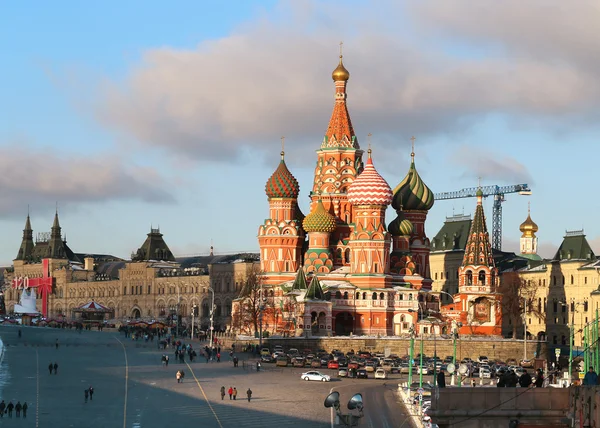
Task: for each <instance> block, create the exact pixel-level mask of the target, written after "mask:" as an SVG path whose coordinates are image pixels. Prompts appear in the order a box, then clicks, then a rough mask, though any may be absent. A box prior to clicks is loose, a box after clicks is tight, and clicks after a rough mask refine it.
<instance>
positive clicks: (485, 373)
mask: <svg viewBox="0 0 600 428" xmlns="http://www.w3.org/2000/svg"><path fill="white" fill-rule="evenodd" d="M479 373H480V376H481V377H482V378H485V379H491V378H492V372H491V371H490V370H489V369H479Z"/></svg>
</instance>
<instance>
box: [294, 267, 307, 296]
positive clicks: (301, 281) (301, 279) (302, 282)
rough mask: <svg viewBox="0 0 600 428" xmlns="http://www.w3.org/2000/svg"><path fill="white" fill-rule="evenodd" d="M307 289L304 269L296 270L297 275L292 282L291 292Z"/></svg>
mask: <svg viewBox="0 0 600 428" xmlns="http://www.w3.org/2000/svg"><path fill="white" fill-rule="evenodd" d="M307 288H308V287H307V286H306V275H305V274H304V269H302V268H300V269H298V273H297V274H296V279H295V280H294V284H293V285H292V291H296V290H306V289H307Z"/></svg>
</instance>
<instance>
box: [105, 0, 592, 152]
mask: <svg viewBox="0 0 600 428" xmlns="http://www.w3.org/2000/svg"><path fill="white" fill-rule="evenodd" d="M336 4H337V3H336ZM341 4H342V3H339V4H338V6H339V5H341ZM425 4H427V5H428V6H418V5H425ZM434 4H435V7H433V6H432V5H431V2H427V3H423V2H408V5H409V6H411V5H412V7H408V8H396V7H394V5H393V3H384V4H383V5H382V4H379V6H378V7H371V8H368V9H366V8H361V9H358V8H339V7H333V6H332V5H331V4H328V5H327V6H324V7H321V4H320V3H317V2H303V3H300V4H299V5H296V4H294V6H291V7H293V8H296V9H292V10H288V9H286V8H285V6H281V8H280V9H278V12H277V13H278V15H277V16H276V17H274V16H273V17H266V18H264V19H261V20H259V21H256V22H248V23H246V25H244V26H243V27H241V28H239V29H238V30H237V31H236V32H235V33H234V34H232V35H230V36H227V37H223V38H220V39H216V40H210V41H203V42H201V43H200V44H199V45H198V46H197V48H196V49H190V50H186V49H175V48H160V49H150V50H148V51H147V52H145V54H144V55H143V59H142V61H141V62H140V63H138V64H135V65H134V66H133V67H132V68H131V70H130V72H129V74H128V76H127V78H126V79H124V80H122V81H107V82H105V83H104V84H103V85H102V87H101V92H100V93H99V94H96V96H97V97H98V98H97V101H98V104H97V106H96V114H97V117H98V118H99V119H100V120H101V121H102V122H103V123H105V124H106V125H108V126H110V127H112V128H115V129H117V130H119V131H120V132H122V133H124V134H125V135H127V136H128V137H132V138H128V139H125V141H131V140H132V139H133V140H135V141H136V142H137V144H139V145H141V146H142V147H152V148H160V149H162V150H164V151H165V152H166V153H168V154H170V155H175V156H179V157H184V158H188V159H189V158H194V159H197V160H221V161H230V160H238V161H239V160H240V158H242V160H249V159H251V157H252V155H249V154H248V153H252V151H256V150H257V149H258V151H259V152H261V151H264V150H268V151H269V152H270V154H271V156H276V155H277V153H278V151H279V149H278V144H279V137H280V136H281V135H286V137H287V141H288V149H287V151H288V152H289V153H290V154H291V155H293V154H302V155H303V156H304V155H308V154H309V153H310V152H311V151H312V150H314V148H315V147H316V146H317V145H318V143H319V142H320V140H321V138H322V137H321V136H322V135H323V132H324V130H325V129H326V126H327V121H328V119H329V115H330V112H331V108H332V106H333V84H332V82H331V80H330V77H329V76H330V73H331V71H332V69H333V68H334V67H335V65H336V53H335V49H336V44H337V42H338V40H339V39H340V38H343V39H345V42H346V43H345V46H346V49H345V58H344V59H345V64H346V66H347V68H348V69H349V70H350V73H351V79H350V81H349V87H348V91H349V98H348V103H349V108H350V113H351V115H352V118H353V122H354V125H355V130H356V132H357V135H358V137H359V139H362V140H363V141H362V143H363V145H365V142H364V136H365V135H366V134H367V133H368V132H373V133H374V134H375V135H379V136H381V137H382V138H381V141H384V142H385V143H386V144H387V145H388V147H394V146H397V145H398V144H406V142H408V138H409V137H410V136H411V135H413V134H416V135H418V136H419V137H420V141H421V142H426V141H427V138H426V137H424V136H425V135H427V134H437V133H453V132H457V131H463V130H464V129H465V128H467V127H469V125H470V124H471V123H472V122H473V121H474V120H475V119H476V118H478V117H481V116H482V115H483V116H484V115H486V114H490V113H506V114H509V115H512V114H514V115H515V117H518V119H519V120H520V121H522V120H525V121H527V120H528V118H530V119H533V120H532V122H531V123H533V124H536V125H537V124H538V122H539V119H540V118H541V119H547V121H546V122H545V123H544V125H545V126H548V124H550V125H551V126H553V127H559V128H560V127H561V125H563V127H568V124H569V123H571V122H572V121H573V120H575V119H581V118H582V117H585V116H587V115H592V114H595V113H594V112H595V111H596V110H597V107H598V100H600V85H599V83H598V82H599V81H600V80H599V79H598V78H597V77H598V76H597V71H596V70H597V68H594V67H589V66H586V65H589V63H590V61H592V62H593V61H597V59H595V58H596V57H597V55H594V59H591V60H589V61H588V62H586V61H585V57H586V56H585V55H579V56H578V57H577V58H579V59H581V61H579V62H572V61H571V60H572V59H573V58H574V56H573V55H574V54H573V52H572V48H573V43H575V42H576V40H577V38H578V37H580V36H585V35H586V33H589V32H590V31H592V32H593V30H591V29H587V30H586V29H581V28H579V26H573V27H572V28H571V27H569V28H570V29H572V30H573V31H575V32H576V33H575V34H577V37H575V36H573V34H570V33H569V34H567V33H568V32H566V31H565V32H562V31H559V30H557V28H558V27H559V25H553V23H554V24H556V22H555V21H556V19H558V18H559V17H560V15H561V12H560V10H559V11H554V10H552V13H551V14H550V15H551V19H550V20H549V21H548V22H547V20H546V16H545V15H544V19H538V18H539V8H540V7H542V6H541V3H540V2H536V3H533V4H530V3H523V2H517V1H516V0H510V1H509V2H508V3H506V4H503V6H502V7H497V5H496V7H492V2H491V1H487V2H483V3H482V6H478V7H472V5H473V3H472V2H467V1H458V0H454V1H451V2H434ZM478 4H479V3H478ZM557 4H558V3H557ZM565 8H566V6H565ZM561 9H562V7H561ZM571 9H577V8H571ZM407 10H408V11H409V12H410V14H409V15H408V16H407ZM340 11H342V12H340ZM340 13H342V14H343V15H340ZM580 13H583V12H577V15H576V16H575V15H568V16H573V17H580V16H579V14H580ZM314 16H316V18H313V17H314ZM534 17H536V19H534ZM584 18H585V17H584ZM496 19H498V22H499V23H496V22H495V20H496ZM585 19H586V20H589V19H592V18H590V17H587V18H585ZM413 21H414V23H413V25H414V27H412V26H411V25H410V22H413ZM377 22H379V23H381V25H368V24H372V23H377ZM391 22H395V23H398V25H395V26H391V25H390V24H388V23H391ZM582 22H585V21H582ZM404 24H406V25H404ZM365 25H367V26H366V27H365ZM545 25H548V26H549V27H552V28H549V29H547V31H548V32H550V34H551V35H552V37H551V38H550V39H549V40H546V39H545V38H544V36H543V35H541V34H540V33H539V31H538V32H536V31H535V29H536V28H537V29H538V30H542V29H543V26H545ZM418 26H423V27H424V28H433V27H436V28H437V27H439V28H437V32H438V33H439V34H441V35H443V36H444V37H449V36H454V37H457V38H458V37H462V38H467V39H469V40H470V41H471V43H472V44H473V45H477V46H482V45H484V46H488V45H489V44H491V43H492V42H497V43H504V44H505V46H506V49H510V52H512V53H513V55H506V54H505V53H506V52H505V51H502V50H498V49H489V50H488V51H486V53H485V55H481V56H479V57H477V56H476V57H475V58H469V59H464V58H461V57H459V56H456V55H452V54H449V53H447V52H446V50H445V46H443V43H442V42H443V41H440V40H436V39H435V34H436V33H435V31H431V32H430V35H429V38H428V39H427V42H425V41H423V42H415V41H414V40H415V39H414V38H410V37H406V36H407V34H408V33H409V32H411V31H416V29H415V28H416V27H418ZM530 27H532V28H530ZM582 27H585V26H583V25H582ZM361 28H368V31H357V29H361ZM513 28H514V29H515V31H514V34H513V32H512V30H513ZM588 28H594V27H593V26H591V27H588ZM350 29H352V30H350ZM425 31H426V30H425V29H424V30H423V32H425ZM420 34H423V33H420ZM590 36H591V37H589V38H587V39H585V42H584V44H585V49H584V48H582V49H581V50H582V51H590V49H595V50H594V52H597V51H598V48H600V36H599V35H598V34H597V32H596V33H594V34H591V35H590ZM424 40H425V38H424ZM240 153H243V155H240ZM309 159H312V157H309Z"/></svg>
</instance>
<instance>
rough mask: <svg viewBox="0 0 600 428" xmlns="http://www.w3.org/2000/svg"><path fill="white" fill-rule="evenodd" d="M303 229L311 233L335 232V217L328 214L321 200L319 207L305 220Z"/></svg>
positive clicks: (318, 203)
mask: <svg viewBox="0 0 600 428" xmlns="http://www.w3.org/2000/svg"><path fill="white" fill-rule="evenodd" d="M302 227H303V228H304V230H305V231H307V232H308V233H310V232H328V233H331V232H333V231H334V230H335V227H336V224H335V217H334V216H332V215H331V214H329V213H328V212H327V210H326V209H325V206H324V205H323V202H322V201H321V200H320V199H319V200H318V202H317V205H316V207H315V209H314V211H312V212H311V213H310V214H309V215H307V216H306V217H305V218H304V221H303V222H302Z"/></svg>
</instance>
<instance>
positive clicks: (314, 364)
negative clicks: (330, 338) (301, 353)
mask: <svg viewBox="0 0 600 428" xmlns="http://www.w3.org/2000/svg"><path fill="white" fill-rule="evenodd" d="M310 366H311V367H312V368H313V369H318V368H319V367H321V359H320V358H315V359H313V360H312V361H311V362H310Z"/></svg>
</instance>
